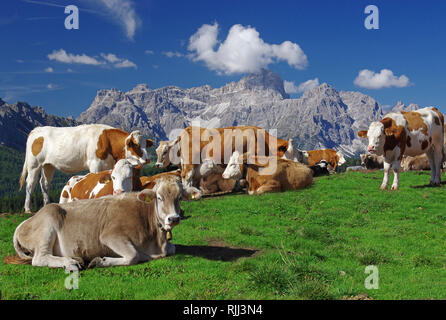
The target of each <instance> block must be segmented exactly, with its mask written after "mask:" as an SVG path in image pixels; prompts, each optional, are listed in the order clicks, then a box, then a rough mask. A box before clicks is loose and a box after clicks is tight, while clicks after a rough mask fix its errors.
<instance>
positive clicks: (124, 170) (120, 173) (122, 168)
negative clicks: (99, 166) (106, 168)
mask: <svg viewBox="0 0 446 320" xmlns="http://www.w3.org/2000/svg"><path fill="white" fill-rule="evenodd" d="M133 174H134V170H133V165H132V164H131V163H130V162H129V161H128V160H126V159H121V160H119V161H118V162H116V164H115V166H114V168H113V170H112V172H111V180H112V182H113V195H118V194H121V193H123V192H130V191H132V189H133Z"/></svg>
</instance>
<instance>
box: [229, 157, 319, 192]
mask: <svg viewBox="0 0 446 320" xmlns="http://www.w3.org/2000/svg"><path fill="white" fill-rule="evenodd" d="M272 163H275V165H272V166H271V164H272ZM244 166H246V167H247V169H246V170H247V171H246V181H247V183H248V194H250V195H253V194H257V195H259V194H263V193H265V192H277V191H285V190H295V189H301V188H305V187H307V186H309V185H311V183H312V181H313V172H312V171H311V169H310V168H308V167H307V166H306V165H304V164H301V163H299V162H295V161H291V160H286V159H280V158H277V157H275V156H270V157H260V156H255V155H251V156H250V155H248V154H247V153H245V154H243V155H241V154H240V153H239V152H238V151H237V150H236V151H234V153H233V154H232V156H231V158H230V159H229V163H228V165H227V166H226V169H225V171H224V172H223V175H222V176H223V178H224V179H230V178H232V179H237V178H239V177H241V176H242V173H243V170H244V168H243V167H244Z"/></svg>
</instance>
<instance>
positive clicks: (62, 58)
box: [45, 49, 137, 72]
mask: <svg viewBox="0 0 446 320" xmlns="http://www.w3.org/2000/svg"><path fill="white" fill-rule="evenodd" d="M100 56H101V57H102V59H100V58H99V57H91V56H87V55H86V54H82V55H76V54H72V53H67V52H66V51H65V50H64V49H59V50H54V51H53V52H52V53H50V54H49V55H48V59H50V60H55V61H58V62H61V63H69V64H73V63H77V64H87V65H94V66H109V67H113V68H135V69H136V68H137V66H136V64H135V63H133V62H132V61H130V60H128V59H125V58H119V57H118V56H116V55H115V54H114V53H101V54H100ZM51 69H52V68H51ZM69 70H71V69H69ZM45 71H46V69H45ZM71 71H72V70H71ZM47 72H48V71H47ZM51 72H52V71H51ZM68 72H70V71H68Z"/></svg>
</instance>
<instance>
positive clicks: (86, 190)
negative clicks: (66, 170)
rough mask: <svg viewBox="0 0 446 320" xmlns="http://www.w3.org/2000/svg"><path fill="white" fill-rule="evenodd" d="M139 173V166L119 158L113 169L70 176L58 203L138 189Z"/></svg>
mask: <svg viewBox="0 0 446 320" xmlns="http://www.w3.org/2000/svg"><path fill="white" fill-rule="evenodd" d="M139 175H140V168H139V167H138V168H135V167H134V166H133V165H132V164H131V163H130V162H129V161H128V160H126V159H121V160H119V161H118V162H116V164H115V166H114V167H113V170H106V171H101V172H98V173H89V174H87V175H83V176H74V177H71V178H70V180H68V182H67V183H66V185H65V186H64V187H63V189H62V192H61V195H60V199H59V203H68V202H73V201H76V200H82V199H94V198H100V197H104V196H107V195H111V194H112V195H118V194H121V193H123V192H130V191H140V190H142V186H141V181H140V177H139Z"/></svg>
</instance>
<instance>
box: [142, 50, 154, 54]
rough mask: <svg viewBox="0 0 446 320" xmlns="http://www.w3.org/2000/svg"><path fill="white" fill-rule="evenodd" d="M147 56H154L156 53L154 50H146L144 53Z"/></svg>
mask: <svg viewBox="0 0 446 320" xmlns="http://www.w3.org/2000/svg"><path fill="white" fill-rule="evenodd" d="M144 53H145V54H154V53H155V52H154V51H153V50H146V51H144Z"/></svg>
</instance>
